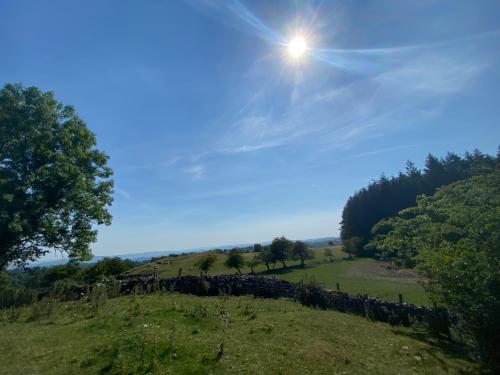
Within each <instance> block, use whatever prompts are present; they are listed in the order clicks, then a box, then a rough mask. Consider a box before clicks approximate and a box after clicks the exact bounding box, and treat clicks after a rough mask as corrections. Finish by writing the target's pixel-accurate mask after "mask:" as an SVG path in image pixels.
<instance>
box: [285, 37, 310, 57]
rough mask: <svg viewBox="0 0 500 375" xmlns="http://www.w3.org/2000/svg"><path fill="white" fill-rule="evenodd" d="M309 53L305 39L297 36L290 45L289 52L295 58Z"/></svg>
mask: <svg viewBox="0 0 500 375" xmlns="http://www.w3.org/2000/svg"><path fill="white" fill-rule="evenodd" d="M306 51H307V44H306V41H305V39H304V38H303V37H301V36H296V37H295V38H293V39H292V40H291V41H290V42H289V43H288V52H289V53H290V55H291V56H292V57H294V58H296V59H297V58H299V57H301V56H302V55H303V54H304V53H305V52H306Z"/></svg>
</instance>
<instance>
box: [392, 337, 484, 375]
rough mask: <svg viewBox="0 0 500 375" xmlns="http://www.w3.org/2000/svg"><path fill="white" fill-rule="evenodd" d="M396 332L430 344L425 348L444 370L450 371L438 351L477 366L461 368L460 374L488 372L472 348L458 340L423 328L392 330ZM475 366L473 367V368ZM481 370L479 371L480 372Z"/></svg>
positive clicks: (469, 374) (470, 374)
mask: <svg viewBox="0 0 500 375" xmlns="http://www.w3.org/2000/svg"><path fill="white" fill-rule="evenodd" d="M392 331H393V333H394V334H396V335H400V336H405V337H409V338H412V339H414V340H418V341H420V342H424V343H426V344H427V345H429V347H428V348H426V349H424V350H425V352H426V353H427V354H428V355H429V356H431V357H432V358H434V359H435V360H436V361H437V362H439V364H440V366H441V367H442V369H443V370H444V371H446V372H447V371H448V370H449V369H448V367H447V366H446V363H445V361H443V360H442V359H441V358H440V357H439V356H438V355H437V353H438V352H441V353H444V354H445V355H446V356H448V357H450V358H453V359H464V360H468V361H469V362H471V363H472V364H474V365H475V366H471V368H469V369H460V370H459V374H463V375H472V374H487V373H488V372H487V371H486V370H481V369H480V368H479V367H480V364H479V363H478V362H477V360H476V359H474V357H473V355H472V349H471V348H470V347H469V346H467V345H465V344H460V343H457V342H453V341H450V340H449V339H446V338H443V337H436V336H432V335H430V334H429V333H428V332H427V331H425V330H423V329H414V330H413V331H410V332H408V331H405V330H402V329H398V328H395V329H393V330H392ZM472 367H473V368H472ZM478 371H479V372H478Z"/></svg>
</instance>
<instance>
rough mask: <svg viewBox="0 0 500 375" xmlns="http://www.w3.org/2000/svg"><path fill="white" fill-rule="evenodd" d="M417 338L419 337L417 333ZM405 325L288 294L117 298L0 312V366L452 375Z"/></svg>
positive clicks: (451, 365)
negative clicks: (313, 305) (315, 305)
mask: <svg viewBox="0 0 500 375" xmlns="http://www.w3.org/2000/svg"><path fill="white" fill-rule="evenodd" d="M422 337H423V336H422ZM422 337H420V336H419V335H418V334H417V333H415V332H414V331H412V330H410V329H406V328H396V327H391V326H390V325H388V324H383V323H375V322H371V321H368V320H366V319H365V318H362V317H357V316H353V315H348V314H342V313H338V312H335V311H321V310H314V309H310V308H307V307H302V306H300V305H299V304H297V303H295V302H293V301H288V300H272V299H267V300H264V299H256V298H252V297H229V298H227V297H226V298H223V297H195V296H188V295H178V294H163V295H159V294H153V295H139V296H135V295H132V296H125V297H119V298H115V299H109V300H106V299H99V298H97V299H95V300H94V304H91V303H84V302H71V303H40V304H38V305H35V306H33V307H30V308H23V309H19V310H11V311H7V312H5V311H4V312H1V311H0V346H1V347H2V350H1V351H0V364H1V365H0V366H1V367H0V372H1V373H2V374H16V375H17V374H75V373H79V374H80V373H81V374H128V373H134V374H135V373H137V374H142V373H157V374H264V373H266V374H458V373H463V371H466V372H469V373H474V372H475V371H476V370H477V368H476V367H475V365H474V364H473V363H471V362H469V361H468V360H466V359H464V356H463V355H461V354H460V353H459V352H457V351H455V350H452V349H451V348H449V347H448V348H446V347H444V346H442V345H440V344H439V343H437V342H430V341H426V340H424V339H423V338H422Z"/></svg>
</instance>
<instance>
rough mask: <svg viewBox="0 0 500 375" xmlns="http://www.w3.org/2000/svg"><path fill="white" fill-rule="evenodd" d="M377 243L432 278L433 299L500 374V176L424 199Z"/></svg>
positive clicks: (389, 224) (383, 227)
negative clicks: (453, 319) (499, 350)
mask: <svg viewBox="0 0 500 375" xmlns="http://www.w3.org/2000/svg"><path fill="white" fill-rule="evenodd" d="M376 233H377V236H376V238H375V239H374V240H373V241H372V243H371V245H372V246H373V247H376V248H378V249H381V250H382V251H383V253H384V254H386V255H387V256H392V257H396V258H397V259H399V260H400V261H401V262H402V263H412V264H416V265H417V268H418V269H420V270H421V271H423V272H424V273H425V275H426V276H427V277H428V278H429V280H430V282H429V284H428V289H429V291H430V293H431V296H432V299H433V300H434V301H435V302H437V303H440V304H444V305H446V306H447V307H448V309H449V310H450V312H452V313H453V314H454V315H456V316H458V317H459V318H460V322H461V325H462V326H463V328H464V329H465V332H466V333H468V334H470V335H471V336H472V337H474V338H475V340H476V342H477V343H478V347H479V349H480V353H481V354H482V355H483V357H484V358H485V359H486V360H488V361H489V362H490V363H491V364H492V366H493V367H495V368H496V370H500V355H499V352H498V348H499V347H500V322H499V320H498V317H499V316H500V172H499V171H497V172H494V173H490V174H487V175H482V176H475V177H471V178H469V179H466V180H463V181H458V182H455V183H453V184H451V185H448V186H445V187H442V188H440V189H439V190H438V191H437V192H436V193H435V194H434V195H433V196H430V197H426V196H420V197H419V198H418V201H417V206H416V207H413V208H408V209H406V210H403V211H401V212H400V214H399V215H398V216H397V217H396V218H394V219H390V220H384V221H382V222H380V223H379V224H377V226H376Z"/></svg>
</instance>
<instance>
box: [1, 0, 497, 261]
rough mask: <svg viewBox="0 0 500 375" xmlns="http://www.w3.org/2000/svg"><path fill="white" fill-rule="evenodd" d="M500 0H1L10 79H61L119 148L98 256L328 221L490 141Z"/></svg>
mask: <svg viewBox="0 0 500 375" xmlns="http://www.w3.org/2000/svg"><path fill="white" fill-rule="evenodd" d="M499 15H500V3H499V2H498V1H477V2H473V1H468V0H467V1H466V0H464V1H456V0H454V1H439V0H424V1H415V2H407V1H399V0H393V1H378V0H377V1H349V2H346V1H298V0H297V1H273V2H269V1H248V2H243V1H236V0H231V1H223V0H220V1H219V0H213V1H212V0H199V1H195V0H192V1H180V0H179V1H167V0H161V1H160V0H151V1H138V0H136V1H131V0H127V1H124V0H119V1H118V0H115V1H101V0H96V1H90V0H89V1H80V2H74V1H66V0H64V1H63V0H50V1H49V0H38V1H34V0H33V1H24V0H0V46H1V50H0V51H1V58H0V84H2V85H3V84H4V83H6V82H21V83H23V84H24V85H25V86H30V85H35V86H39V87H40V88H42V89H44V90H52V91H54V92H55V94H56V96H57V98H58V99H59V100H61V101H62V102H64V103H66V104H73V105H74V106H75V107H76V109H77V112H78V113H79V115H80V116H81V117H82V118H83V119H84V120H85V121H86V123H87V125H88V126H89V127H90V128H91V129H92V130H93V131H94V132H95V133H96V135H97V139H98V146H99V148H101V149H103V150H104V151H105V152H106V153H107V154H109V155H110V165H111V167H112V168H113V169H114V171H115V176H114V179H115V195H114V197H115V201H114V204H113V207H112V209H111V211H112V214H113V216H114V220H113V224H112V225H111V226H110V227H105V228H100V233H99V238H98V242H97V243H96V244H95V246H94V253H95V254H98V255H110V254H119V253H126V252H140V251H150V250H167V249H178V248H189V247H197V246H205V245H207V246H209V245H218V244H225V243H243V242H258V241H265V240H269V239H271V238H272V237H275V236H278V235H282V234H283V235H286V236H288V237H290V238H294V239H295V238H313V237H321V236H335V235H338V229H339V221H340V213H341V210H342V207H343V205H344V203H345V201H346V199H347V198H348V197H349V195H350V194H352V193H353V192H354V191H355V190H357V189H360V188H361V187H363V186H364V185H366V184H367V183H368V182H369V181H370V180H372V179H375V178H377V177H379V176H380V174H381V173H382V172H384V173H385V174H386V175H391V174H395V173H397V172H398V171H399V170H400V169H402V168H403V167H404V163H405V161H406V160H407V159H411V160H414V161H415V162H416V163H417V165H418V166H419V167H422V164H423V160H424V159H425V156H426V155H427V154H428V153H429V152H431V153H434V154H437V155H439V156H443V155H444V154H445V153H446V151H455V152H459V153H462V152H464V151H466V150H472V149H473V148H479V149H480V150H481V151H483V152H488V153H495V152H496V148H497V146H498V145H499V143H500V142H499V140H500V124H499V120H498V119H499V117H500V116H499V115H500V94H499V92H498V87H500V85H499V83H500V82H499V81H500V65H499V61H500V16H499ZM297 34H300V35H301V36H303V38H304V40H305V41H306V44H307V51H306V53H305V54H304V55H303V56H301V57H300V58H299V59H295V58H293V57H291V56H290V53H289V51H288V47H287V43H288V42H289V41H290V40H291V39H292V38H293V37H294V36H295V35H297Z"/></svg>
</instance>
